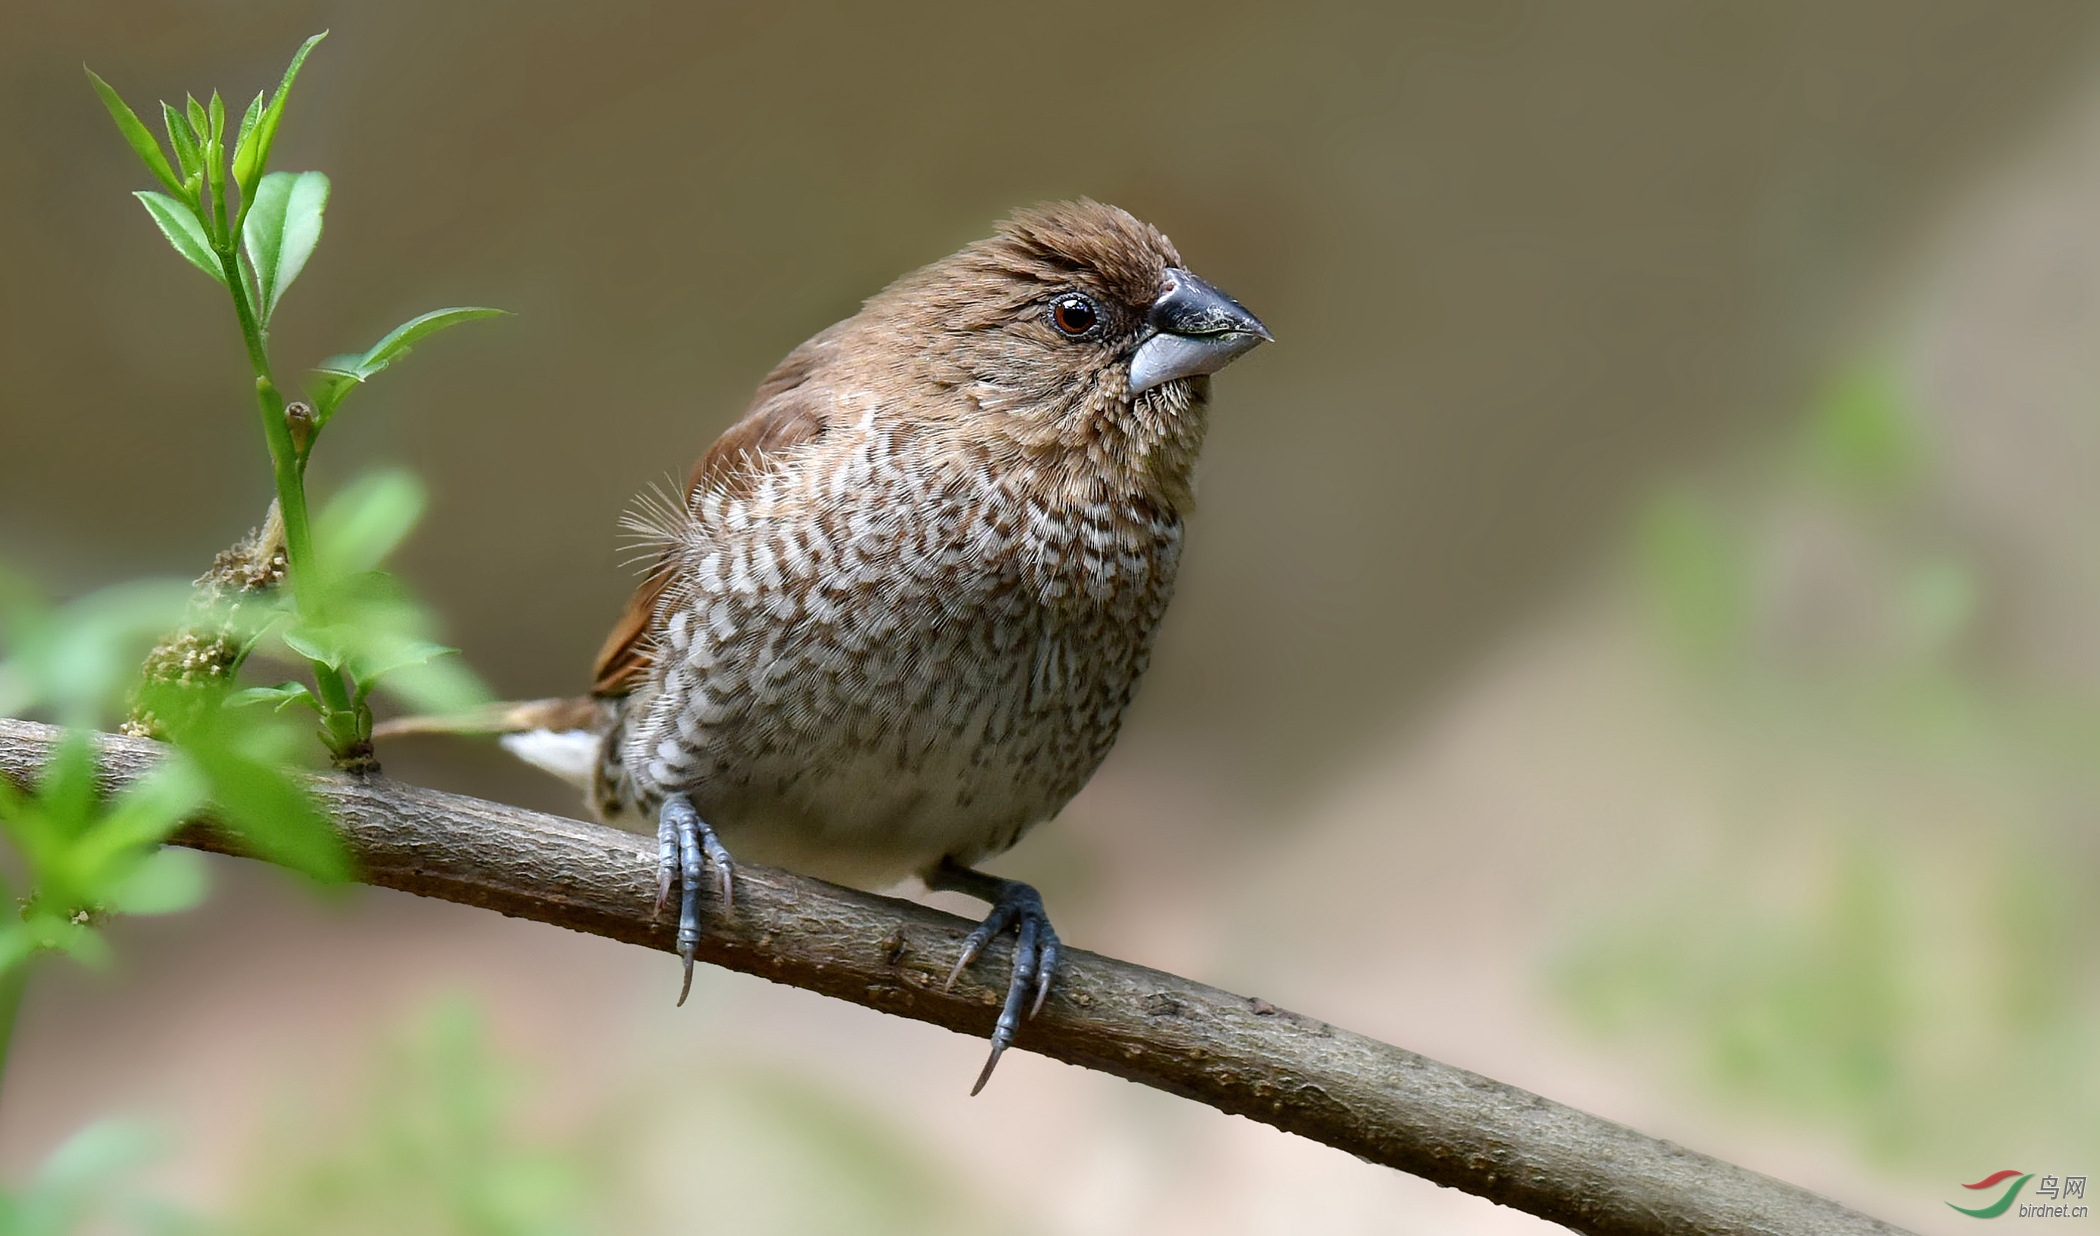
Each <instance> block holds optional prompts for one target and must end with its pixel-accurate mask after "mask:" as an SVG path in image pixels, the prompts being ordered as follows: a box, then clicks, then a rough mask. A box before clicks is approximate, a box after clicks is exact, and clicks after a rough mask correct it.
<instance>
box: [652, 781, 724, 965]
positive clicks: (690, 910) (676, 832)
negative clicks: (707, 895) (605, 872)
mask: <svg viewBox="0 0 2100 1236" xmlns="http://www.w3.org/2000/svg"><path fill="white" fill-rule="evenodd" d="M656 845H657V855H658V857H657V866H656V912H657V913H658V914H661V913H663V911H664V905H665V903H667V902H669V901H670V899H671V884H672V881H673V878H674V877H675V878H676V881H677V883H678V886H679V897H678V958H679V960H681V961H683V962H684V963H685V982H684V983H683V984H682V985H681V986H680V987H679V988H678V1003H679V1004H681V1005H683V1004H684V1003H685V998H686V997H687V996H688V995H690V994H692V990H693V950H694V949H695V948H697V947H699V944H700V861H701V859H702V857H705V858H706V860H707V862H708V863H710V864H712V865H713V867H714V869H715V878H716V879H717V880H719V881H721V886H722V913H724V914H727V913H729V911H730V909H731V907H732V906H733V904H734V896H733V894H734V891H735V889H734V884H733V880H732V877H733V876H734V874H735V872H736V864H735V863H733V862H731V861H730V859H729V851H728V850H726V849H724V848H722V842H721V839H720V838H718V837H716V836H715V830H714V829H712V828H709V827H708V826H707V821H706V820H703V819H701V818H700V813H699V811H697V810H695V809H694V807H693V800H692V799H690V798H688V797H686V796H685V795H683V794H672V795H669V796H667V797H665V799H664V801H663V806H662V807H660V808H658V810H657V816H656Z"/></svg>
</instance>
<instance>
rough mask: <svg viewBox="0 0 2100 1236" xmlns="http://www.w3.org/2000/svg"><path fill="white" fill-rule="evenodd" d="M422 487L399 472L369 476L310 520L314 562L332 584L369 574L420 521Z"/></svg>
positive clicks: (331, 501)
mask: <svg viewBox="0 0 2100 1236" xmlns="http://www.w3.org/2000/svg"><path fill="white" fill-rule="evenodd" d="M425 503H426V498H425V495H424V491H423V483H422V482H421V481H418V480H417V479H416V478H415V477H413V476H411V475H410V474H408V473H406V472H402V471H400V470H398V469H388V470H385V471H380V472H371V473H367V474H366V475H364V476H361V477H359V478H358V479H357V480H355V481H352V482H351V483H350V484H348V485H346V486H344V487H343V491H342V492H341V493H339V494H337V495H336V496H335V497H334V498H333V499H332V500H330V501H329V503H328V505H327V506H326V507H324V508H322V510H321V513H320V515H319V516H317V517H316V518H315V519H314V525H313V527H314V558H315V563H316V565H317V566H318V567H319V568H320V573H321V575H322V576H323V577H324V578H326V579H329V580H331V581H335V580H342V579H343V578H344V577H346V576H350V575H355V574H358V573H360V572H364V571H370V570H373V569H374V568H376V567H378V566H379V564H380V563H382V562H384V561H386V559H387V555H389V554H391V553H393V552H394V549H395V548H396V547H397V546H399V545H400V544H401V542H402V541H403V540H404V539H406V538H407V536H408V534H409V533H410V532H411V531H412V530H414V528H415V526H416V521H417V520H419V519H421V518H422V517H423V508H424V505H425Z"/></svg>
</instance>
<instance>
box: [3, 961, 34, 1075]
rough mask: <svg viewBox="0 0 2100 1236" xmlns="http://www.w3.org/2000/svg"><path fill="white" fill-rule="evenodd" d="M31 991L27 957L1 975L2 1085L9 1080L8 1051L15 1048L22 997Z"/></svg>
mask: <svg viewBox="0 0 2100 1236" xmlns="http://www.w3.org/2000/svg"><path fill="white" fill-rule="evenodd" d="M28 990H29V959H28V958H27V957H25V958H23V959H22V960H20V961H18V962H16V963H15V964H14V965H13V966H11V967H9V968H8V970H7V972H6V973H4V974H0V1083H5V1081H6V1080H7V1056H8V1049H9V1048H10V1047H12V1046H14V1041H15V1017H16V1015H18V1014H19V1013H21V1011H22V995H23V993H24V992H26V991H28Z"/></svg>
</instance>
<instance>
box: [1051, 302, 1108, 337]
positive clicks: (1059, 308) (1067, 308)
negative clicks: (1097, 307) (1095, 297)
mask: <svg viewBox="0 0 2100 1236" xmlns="http://www.w3.org/2000/svg"><path fill="white" fill-rule="evenodd" d="M1050 320H1051V321H1052V322H1055V323H1056V324H1057V329H1059V330H1061V331H1063V332H1064V333H1065V334H1067V335H1070V336H1072V337H1073V338H1075V339H1076V338H1078V337H1079V336H1081V335H1084V334H1085V333H1087V332H1088V331H1090V330H1092V329H1094V323H1096V322H1098V321H1100V320H1101V319H1100V315H1099V314H1097V313H1095V312H1094V302H1093V301H1090V300H1088V299H1087V298H1086V297H1084V296H1081V295H1079V294H1078V293H1077V292H1073V293H1069V294H1067V295H1064V296H1060V297H1058V298H1057V299H1056V300H1055V301H1053V302H1051V304H1050Z"/></svg>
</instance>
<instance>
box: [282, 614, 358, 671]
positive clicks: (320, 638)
mask: <svg viewBox="0 0 2100 1236" xmlns="http://www.w3.org/2000/svg"><path fill="white" fill-rule="evenodd" d="M342 635H343V633H342V631H341V630H340V629H339V628H336V627H320V626H310V625H298V626H289V627H286V628H285V629H284V630H282V631H280V632H278V633H277V638H279V639H281V640H283V641H284V646H285V647H287V648H289V649H291V650H292V651H293V652H295V653H297V654H298V655H300V656H302V657H305V658H306V659H307V660H309V661H319V662H320V663H321V664H323V665H325V666H327V667H328V668H329V669H333V670H339V669H341V668H343V661H344V660H345V659H346V658H347V656H348V655H349V654H348V653H347V652H346V651H345V650H344V645H343V639H342Z"/></svg>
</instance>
